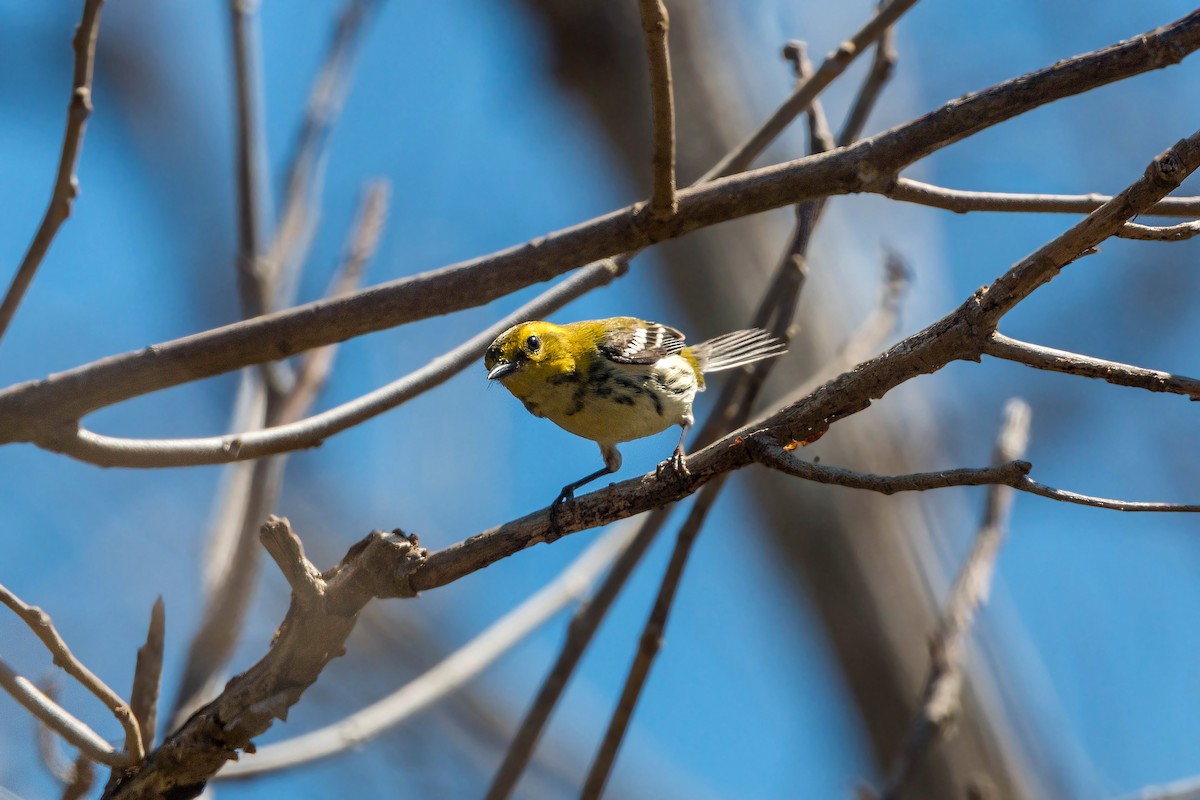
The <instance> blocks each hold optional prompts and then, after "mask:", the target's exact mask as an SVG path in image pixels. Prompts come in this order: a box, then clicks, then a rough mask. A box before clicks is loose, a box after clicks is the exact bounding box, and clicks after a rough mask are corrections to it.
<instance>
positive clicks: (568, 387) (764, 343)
mask: <svg viewBox="0 0 1200 800" xmlns="http://www.w3.org/2000/svg"><path fill="white" fill-rule="evenodd" d="M786 351H787V344H786V343H785V342H783V341H782V340H781V339H777V338H775V337H774V336H772V335H771V334H769V333H767V332H766V331H764V330H761V329H757V328H756V329H749V330H741V331H734V332H733V333H727V334H725V335H724V336H718V337H717V338H715V339H709V340H708V341H706V342H701V343H700V344H696V345H691V346H690V347H689V346H688V345H686V344H685V343H684V338H683V334H682V333H680V332H679V331H678V330H676V329H675V328H671V327H668V326H666V325H660V324H658V323H657V322H646V321H645V320H640V319H636V318H634V317H612V318H611V319H595V320H586V321H583V322H572V323H570V324H568V325H555V324H554V323H551V322H539V321H535V322H522V323H521V324H520V325H514V326H513V327H511V328H509V329H508V330H507V331H505V332H504V333H502V334H500V336H498V337H497V338H496V341H494V342H492V344H491V346H490V347H488V349H487V353H486V355H485V356H484V360H483V363H484V366H485V367H487V370H488V375H487V376H488V380H494V381H500V383H502V384H503V385H504V387H505V388H506V389H508V390H509V391H510V392H512V394H513V396H515V397H516V398H517V399H518V400H520V401H521V402H522V403H524V405H525V409H526V410H527V411H529V413H531V414H533V415H534V416H537V417H544V418H546V419H549V420H550V421H551V422H553V423H554V424H555V425H558V426H559V427H560V428H562V429H564V430H567V431H570V432H571V433H573V434H575V435H576V436H582V437H583V438H585V439H591V440H592V441H593V442H595V443H596V444H598V445H600V454H601V455H602V456H603V458H604V468H603V469H600V470H597V471H596V472H593V473H591V474H590V475H586V476H584V477H583V478H580V479H579V480H577V481H575V482H574V483H569V484H567V485H566V486H564V487H563V489H562V491H561V492H560V493H559V495H558V497H557V498H556V499H555V501H554V503H553V505H552V506H551V509H552V510H555V509H557V508H558V506H559V505H560V504H562V503H563V502H568V501H570V500H572V499H573V497H574V493H575V490H576V489H578V488H579V487H581V486H583V485H584V484H587V483H590V482H591V481H594V480H596V479H597V478H599V477H601V476H603V475H607V474H609V473H612V472H616V471H617V470H618V469H620V468H621V454H620V453H619V452H617V444H619V443H620V442H628V441H630V440H632V439H640V438H642V437H644V436H652V435H654V434H656V433H659V432H660V431H664V430H666V429H667V428H669V427H671V426H672V425H678V426H679V427H680V428H682V431H681V432H680V435H679V445H678V447H676V448H675V452H674V454H673V456H672V458H671V463H672V464H673V465H674V467H675V468H676V469H677V470H678V471H680V472H684V471H685V470H686V468H685V467H684V461H683V458H684V449H683V445H684V439H685V437H686V436H687V433H688V429H689V428H691V426H692V423H693V422H694V418H693V417H692V401H693V400H694V399H695V398H696V393H697V392H702V391H704V376H705V374H706V373H709V372H718V371H720V370H725V369H733V368H734V367H740V366H743V365H745V364H751V363H753V362H755V361H760V360H762V359H764V358H772V357H774V356H777V355H780V354H782V353H784V352H786Z"/></svg>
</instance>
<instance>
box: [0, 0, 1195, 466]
mask: <svg viewBox="0 0 1200 800" xmlns="http://www.w3.org/2000/svg"><path fill="white" fill-rule="evenodd" d="M889 8H891V6H889ZM1197 47H1200V11H1197V12H1193V13H1192V14H1189V15H1188V16H1186V17H1184V18H1182V19H1180V20H1178V21H1176V22H1174V23H1171V24H1170V25H1166V26H1164V27H1162V28H1159V29H1157V30H1154V31H1150V32H1148V33H1146V34H1143V35H1142V36H1139V37H1136V38H1134V39H1131V40H1128V41H1126V42H1122V43H1119V44H1116V45H1113V46H1111V47H1108V48H1104V49H1102V50H1098V51H1095V52H1092V53H1088V54H1085V55H1082V56H1076V57H1074V58H1070V59H1066V60H1063V61H1060V62H1058V63H1056V64H1054V65H1052V66H1050V67H1047V68H1045V69H1043V70H1039V71H1037V72H1034V73H1030V74H1028V75H1024V76H1021V77H1019V78H1015V79H1013V80H1010V81H1005V82H1004V83H1001V84H997V85H996V86H993V87H991V88H990V89H986V90H984V91H981V92H977V93H975V94H972V95H967V96H966V97H963V98H959V99H957V100H955V101H953V102H952V103H949V104H947V105H945V106H943V107H942V108H940V109H938V110H936V111H934V112H932V113H930V114H927V115H926V116H924V117H921V118H919V119H917V120H914V121H912V122H909V123H906V124H904V125H900V126H897V127H896V128H893V129H891V130H890V131H887V132H885V133H882V134H879V135H877V136H874V137H872V138H870V139H866V140H863V141H861V142H859V143H857V144H854V145H851V146H849V147H845V148H842V149H839V150H836V151H833V152H830V153H822V154H819V155H815V156H808V157H806V158H802V159H798V160H796V161H792V162H788V163H785V164H780V165H777V166H773V167H768V168H765V169H760V170H755V171H753V172H748V173H745V174H743V175H738V176H736V177H732V178H726V179H722V180H718V181H714V182H712V183H710V184H705V185H702V186H698V187H696V188H691V189H684V190H681V191H680V192H679V194H678V201H679V213H678V214H677V215H676V216H675V217H673V218H672V219H671V221H670V222H669V223H660V222H657V221H654V220H653V219H650V218H649V217H647V216H638V215H637V214H636V209H637V206H632V207H627V208H625V209H622V210H619V211H616V212H612V213H610V214H607V215H605V216H603V217H599V218H597V219H594V220H591V221H589V222H586V223H583V224H581V225H577V226H575V227H573V228H570V229H567V230H565V231H561V232H558V233H554V234H550V235H549V236H546V237H544V238H542V239H538V240H535V241H533V242H530V243H528V244H526V245H521V246H518V247H515V248H511V249H509V250H506V251H503V252H500V253H496V254H493V255H491V256H486V257H483V258H478V259H474V260H472V261H468V262H464V263H462V264H457V265H453V266H450V267H444V268H442V269H439V270H434V271H432V272H426V273H423V274H420V275H416V276H412V277H409V278H403V279H400V280H398V281H393V282H391V283H386V284H382V285H379V286H375V287H371V288H370V289H368V290H364V291H361V292H357V293H355V294H353V295H349V296H347V297H344V298H337V299H331V300H322V301H318V302H316V303H310V304H307V305H303V306H298V307H296V308H294V309H289V310H287V311H282V312H277V313H274V314H270V315H267V316H266V317H263V318H260V319H254V320H246V321H243V322H240V323H235V324H233V325H228V326H225V327H222V328H217V329H214V330H211V331H207V332H204V333H200V334H196V335H194V336H190V337H187V338H184V339H178V340H175V341H172V342H167V343H164V344H160V345H155V346H152V347H148V348H145V349H143V350H140V351H136V352H132V353H126V354H123V355H119V356H113V357H110V358H107V359H104V360H102V361H99V362H95V363H93V364H88V365H84V366H82V367H77V368H75V369H72V370H68V371H66V372H62V373H58V374H56V375H54V376H52V377H50V378H47V379H44V380H42V381H31V382H28V383H24V384H19V385H16V386H13V387H10V388H9V389H6V390H4V391H2V392H0V443H3V442H11V441H29V440H37V441H38V443H40V444H43V445H44V446H46V447H50V448H53V446H54V441H55V440H56V439H57V440H62V439H64V438H66V439H69V438H71V437H72V436H73V429H71V426H72V425H73V424H74V421H75V420H77V419H79V418H80V417H82V416H83V415H85V414H87V413H90V412H91V411H94V410H96V409H98V408H102V407H104V406H107V405H111V404H113V403H117V402H120V401H122V400H126V399H129V398H131V397H137V396H139V395H142V394H146V393H148V392H152V391H156V390H158V389H164V388H167V387H169V386H176V385H179V384H181V383H187V382H190V381H193V380H198V379H200V378H204V377H208V376H211V375H217V374H220V373H222V372H228V371H230V370H233V369H237V368H239V367H243V366H247V365H251V364H258V363H262V362H264V361H271V360H276V359H280V358H284V357H286V356H289V355H291V354H292V353H295V352H299V351H303V350H308V349H311V348H313V347H318V346H321V345H324V344H330V343H332V342H338V341H343V340H345V339H348V338H351V337H354V336H360V335H362V334H365V333H370V332H372V331H377V330H382V329H384V328H389V327H394V326H396V325H401V324H404V323H407V322H412V321H415V320H418V319H424V318H426V317H429V316H432V315H434V314H446V313H450V312H452V311H456V310H460V309H463V308H468V307H474V306H478V305H482V304H484V303H487V302H490V301H491V300H494V299H496V298H497V297H500V296H502V295H505V294H509V293H511V292H513V291H516V290H517V289H520V288H523V287H525V286H529V285H531V284H533V283H537V282H539V281H544V280H548V279H550V278H552V277H554V276H555V275H559V274H562V273H564V272H566V271H568V270H570V269H573V268H574V267H576V266H577V265H580V264H584V263H588V262H591V261H595V260H597V259H600V258H603V257H604V256H608V255H611V254H613V253H622V252H626V251H630V250H637V249H639V248H642V247H645V246H646V245H648V244H651V243H653V242H657V241H662V240H664V239H669V238H675V237H678V236H682V235H684V234H685V233H688V232H690V231H693V230H697V229H699V228H702V227H706V226H708V225H713V224H716V223H718V222H724V221H727V220H729V219H733V218H735V217H741V216H746V215H749V214H755V213H759V212H761V211H766V210H769V209H772V208H778V207H781V206H787V205H794V204H796V203H798V202H800V201H803V200H809V199H813V198H817V197H824V196H829V195H833V194H843V193H847V192H858V191H875V192H883V191H885V189H886V188H887V187H888V186H889V185H891V182H892V177H893V176H894V175H896V174H897V173H898V172H899V171H900V170H901V169H903V168H904V167H905V166H907V165H909V164H911V163H913V162H915V161H917V160H919V159H921V158H923V157H925V156H927V155H928V154H929V153H931V152H934V151H935V150H937V149H939V148H941V147H945V146H947V145H949V144H952V143H954V142H956V141H959V140H960V139H963V138H965V137H967V136H970V135H972V134H974V133H978V132H979V131H981V130H983V129H985V128H987V127H989V126H991V125H995V124H997V123H999V122H1002V121H1004V120H1006V119H1011V118H1012V117H1014V116H1017V115H1019V114H1021V113H1024V112H1026V111H1029V110H1030V109H1033V108H1036V107H1038V106H1041V105H1044V104H1046V103H1048V102H1052V101H1054V100H1058V99H1061V98H1063V97H1068V96H1071V95H1075V94H1079V93H1082V92H1086V91H1088V90H1090V89H1093V88H1096V87H1098V86H1102V85H1105V84H1108V83H1112V82H1114V81H1118V80H1121V79H1123V78H1127V77H1130V76H1132V75H1136V74H1140V73H1142V72H1146V71H1149V70H1152V69H1158V68H1161V67H1164V66H1166V65H1168V64H1171V63H1176V62H1178V61H1179V60H1181V59H1182V58H1183V57H1184V56H1185V55H1187V54H1188V53H1190V52H1192V51H1194V50H1195V49H1196V48H1197ZM1147 211H1148V207H1146V208H1142V207H1139V209H1138V213H1139V214H1140V213H1146V212H1147ZM55 420H57V421H58V425H55ZM63 426H66V428H65V429H64V427H63Z"/></svg>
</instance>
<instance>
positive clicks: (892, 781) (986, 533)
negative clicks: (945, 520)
mask: <svg viewBox="0 0 1200 800" xmlns="http://www.w3.org/2000/svg"><path fill="white" fill-rule="evenodd" d="M1030 415H1031V411H1030V408H1029V405H1028V404H1027V403H1025V401H1023V400H1019V399H1013V400H1010V401H1009V402H1008V405H1007V406H1006V407H1005V409H1004V422H1003V424H1002V425H1001V426H1000V433H999V434H998V435H997V437H996V446H995V452H994V453H993V456H992V463H993V464H994V465H1001V464H1006V463H1009V462H1012V461H1014V460H1016V459H1019V458H1021V457H1022V456H1024V455H1025V449H1026V446H1027V445H1028V442H1029V422H1030ZM1012 500H1013V490H1012V488H1011V487H1008V486H1004V485H999V484H996V485H993V486H991V487H990V488H989V489H988V493H987V503H986V506H985V510H984V514H983V520H982V522H981V523H980V525H979V531H978V533H976V535H975V543H974V545H972V547H971V552H970V554H969V555H968V556H967V559H966V561H965V562H964V563H963V566H962V569H961V570H960V571H959V573H958V577H957V578H956V579H955V581H954V586H953V587H952V588H951V590H950V596H949V598H948V599H947V600H946V605H945V608H944V610H943V612H942V618H941V621H940V623H939V624H938V628H937V630H936V631H935V632H934V634H933V637H932V639H931V641H930V643H929V660H930V664H929V674H928V676H927V677H926V679H925V687H924V689H923V690H922V692H921V702H920V705H919V706H918V709H917V712H916V714H915V715H914V717H913V720H912V722H911V723H910V724H909V728H908V732H907V734H906V735H905V737H904V744H903V747H902V748H901V750H900V753H899V754H898V755H897V756H896V758H895V760H894V761H893V762H892V766H891V769H890V770H889V776H888V782H887V786H886V787H885V788H884V791H883V795H882V798H883V800H895V798H897V797H899V796H900V794H901V792H903V791H904V789H905V787H906V785H907V784H908V781H909V780H910V779H911V778H912V777H913V775H914V773H915V772H916V770H917V769H918V768H919V767H920V765H921V763H922V762H923V761H924V759H925V757H926V755H927V754H928V752H929V750H930V748H931V747H932V746H933V744H934V742H936V741H937V740H938V738H940V737H941V736H943V735H944V734H945V732H946V730H947V729H948V728H949V726H950V725H951V724H952V723H953V721H954V719H955V718H956V717H957V716H958V713H959V707H960V702H961V696H962V685H963V662H964V660H965V658H966V649H967V637H968V635H969V634H970V631H971V625H972V623H973V622H974V620H975V614H976V612H977V611H978V610H979V607H980V606H981V605H983V603H984V602H985V601H986V600H987V596H988V593H989V591H990V589H991V585H992V574H993V573H994V572H995V568H996V557H997V556H998V555H999V554H1000V546H1001V545H1002V544H1003V542H1004V536H1005V531H1006V529H1007V527H1008V516H1009V509H1010V508H1011V507H1012Z"/></svg>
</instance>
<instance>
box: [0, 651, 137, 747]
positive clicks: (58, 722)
mask: <svg viewBox="0 0 1200 800" xmlns="http://www.w3.org/2000/svg"><path fill="white" fill-rule="evenodd" d="M0 688H3V689H4V690H5V691H6V692H8V693H9V694H10V695H12V697H13V699H14V700H16V701H17V702H18V703H20V704H21V705H22V706H24V707H25V710H27V711H28V712H29V713H30V714H32V715H33V716H34V717H35V718H37V719H39V720H41V721H42V723H43V724H45V725H46V726H47V727H49V728H50V729H52V730H53V731H54V732H55V733H57V734H58V735H59V736H61V737H63V738H64V739H66V740H67V741H68V742H69V743H71V744H72V745H74V746H75V747H78V748H79V752H81V753H83V754H84V755H86V756H87V757H88V758H90V759H91V760H93V761H95V762H97V763H99V764H104V765H106V766H110V767H116V768H118V769H119V768H123V767H127V766H129V765H130V764H132V763H134V761H133V758H132V757H131V756H130V754H129V753H125V752H117V751H116V750H114V749H113V747H112V745H110V744H109V743H108V742H106V741H104V739H102V738H101V737H100V735H99V734H98V733H96V732H95V731H94V730H92V729H91V728H89V727H88V726H87V725H84V724H83V723H82V722H80V721H79V720H78V719H77V718H76V717H74V716H72V715H71V714H70V713H69V712H68V711H67V710H66V709H64V708H63V707H62V706H60V705H59V704H58V703H56V702H54V701H53V700H51V699H50V698H49V697H47V696H46V695H45V694H43V693H42V692H41V690H39V689H38V688H37V687H36V686H34V685H33V683H32V682H31V681H30V680H29V679H28V678H24V677H22V676H20V675H18V674H17V673H16V672H14V671H13V669H12V667H10V666H9V665H8V664H6V663H5V662H4V661H0Z"/></svg>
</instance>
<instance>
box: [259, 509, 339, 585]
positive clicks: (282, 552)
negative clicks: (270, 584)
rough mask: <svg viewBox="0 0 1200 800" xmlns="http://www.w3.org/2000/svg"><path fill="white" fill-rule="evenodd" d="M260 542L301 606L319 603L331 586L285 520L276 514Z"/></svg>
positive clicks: (270, 518) (267, 524)
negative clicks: (310, 559) (327, 584)
mask: <svg viewBox="0 0 1200 800" xmlns="http://www.w3.org/2000/svg"><path fill="white" fill-rule="evenodd" d="M259 539H260V540H261V541H262V545H263V547H264V548H266V551H267V552H268V553H270V554H271V558H273V559H275V563H276V564H277V565H278V566H279V571H280V572H282V573H283V577H285V578H287V582H288V585H290V586H291V587H292V593H293V594H294V595H295V596H296V600H297V602H298V603H300V605H301V606H304V605H306V604H312V603H315V602H316V601H317V600H319V599H320V598H321V597H322V595H324V594H325V591H326V589H327V586H326V583H325V579H324V578H323V577H322V576H321V571H320V570H319V569H317V568H316V567H314V566H313V563H312V562H311V561H309V560H308V558H307V557H306V556H305V555H304V543H303V542H301V541H300V537H299V536H297V535H296V532H295V531H293V530H292V524H291V523H290V522H288V521H287V519H286V518H285V517H277V516H275V515H274V514H272V515H271V516H270V517H269V518H268V519H267V521H266V522H264V523H263V526H262V529H261V530H260V531H259Z"/></svg>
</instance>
